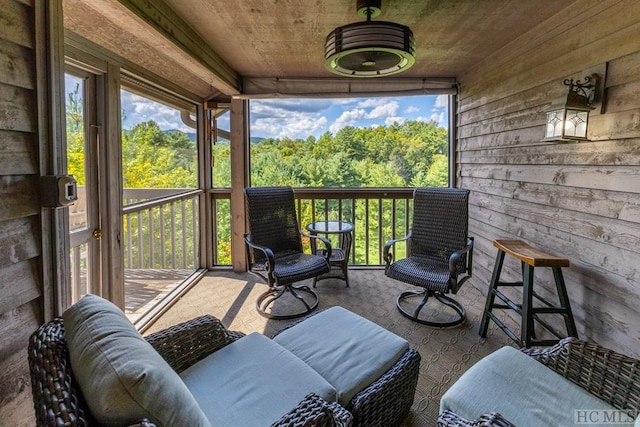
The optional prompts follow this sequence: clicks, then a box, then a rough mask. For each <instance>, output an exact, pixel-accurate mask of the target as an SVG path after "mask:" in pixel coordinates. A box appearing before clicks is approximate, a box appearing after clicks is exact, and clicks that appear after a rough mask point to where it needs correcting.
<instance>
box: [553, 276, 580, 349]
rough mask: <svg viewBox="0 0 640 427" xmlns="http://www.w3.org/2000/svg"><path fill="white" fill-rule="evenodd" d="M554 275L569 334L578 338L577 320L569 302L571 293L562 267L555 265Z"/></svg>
mask: <svg viewBox="0 0 640 427" xmlns="http://www.w3.org/2000/svg"><path fill="white" fill-rule="evenodd" d="M553 276H554V277H555V279H556V289H557V290H558V297H559V299H560V307H561V308H563V309H564V313H563V316H564V323H565V325H566V326H567V335H568V336H570V337H575V338H578V332H577V330H576V322H575V320H574V319H573V313H572V312H571V304H570V303H569V295H567V288H566V287H565V284H564V277H563V276H562V269H561V268H560V267H553Z"/></svg>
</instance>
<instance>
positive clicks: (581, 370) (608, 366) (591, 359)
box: [521, 337, 640, 410]
mask: <svg viewBox="0 0 640 427" xmlns="http://www.w3.org/2000/svg"><path fill="white" fill-rule="evenodd" d="M521 351H523V352H524V353H525V354H527V355H529V356H531V357H533V358H534V359H536V360H537V361H538V362H540V363H542V364H543V365H545V366H547V367H548V368H550V369H552V370H553V371H555V372H556V373H558V374H560V375H562V376H563V377H565V378H567V379H568V380H570V381H572V382H574V383H575V384H577V385H578V386H580V387H582V388H583V389H585V390H587V391H588V392H590V393H591V394H593V395H594V396H596V397H597V398H599V399H601V400H604V401H605V402H608V403H609V404H610V405H612V406H614V407H616V408H618V409H634V410H640V360H638V359H634V358H631V357H628V356H625V355H623V354H620V353H616V352H615V351H613V350H610V349H608V348H605V347H602V346H599V345H597V344H594V343H588V342H586V341H582V340H579V339H577V338H573V337H568V338H564V339H563V340H561V341H560V342H559V343H558V344H556V345H554V346H553V347H547V348H544V349H536V348H530V349H522V350H521Z"/></svg>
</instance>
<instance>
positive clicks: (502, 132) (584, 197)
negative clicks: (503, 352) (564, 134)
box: [456, 0, 640, 356]
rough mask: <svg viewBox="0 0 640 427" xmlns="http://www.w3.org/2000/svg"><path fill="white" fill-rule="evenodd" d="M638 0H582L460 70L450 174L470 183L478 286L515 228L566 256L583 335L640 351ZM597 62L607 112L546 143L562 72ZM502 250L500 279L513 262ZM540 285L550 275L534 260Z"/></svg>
mask: <svg viewBox="0 0 640 427" xmlns="http://www.w3.org/2000/svg"><path fill="white" fill-rule="evenodd" d="M638 40H640V2H637V1H626V0H622V1H620V0H606V1H602V0H584V1H582V0H581V1H577V2H575V3H573V4H572V5H571V6H570V7H569V8H567V9H566V10H564V11H563V12H562V13H560V14H558V15H556V16H554V17H553V18H551V19H550V20H549V21H547V22H545V23H544V24H543V25H541V26H540V27H539V28H536V29H534V30H533V31H531V32H530V33H528V34H525V35H524V36H522V37H520V38H518V39H516V40H513V41H512V42H511V43H510V44H509V45H508V46H506V47H505V48H503V49H502V50H500V51H498V52H495V54H494V55H492V56H490V57H488V58H486V60H484V61H483V62H482V63H480V64H478V66H477V67H474V69H473V70H469V72H468V73H466V74H464V75H462V76H459V79H458V80H459V82H460V89H461V91H460V96H459V100H458V106H457V120H458V136H459V145H458V149H457V156H458V158H457V166H456V169H457V176H458V182H457V185H458V186H460V187H464V188H468V189H470V190H471V191H472V193H471V196H470V219H469V224H470V233H471V235H474V236H475V237H476V248H475V255H474V278H473V281H472V282H471V283H472V284H473V285H474V286H476V287H478V288H479V289H482V290H483V291H484V292H485V293H486V290H487V289H488V283H489V281H490V278H491V272H492V269H493V265H494V260H495V256H496V249H495V248H494V247H493V245H492V241H493V240H494V239H497V238H517V239H522V240H524V241H526V242H528V243H530V244H532V245H534V246H536V247H538V248H540V249H543V250H545V251H547V252H550V253H552V254H555V255H560V256H565V257H567V258H569V259H570V261H571V267H570V268H568V269H565V280H566V282H567V287H568V292H569V296H570V299H571V303H572V308H573V311H574V317H575V318H576V321H577V323H578V332H579V335H580V336H581V338H587V339H590V340H593V341H596V342H598V343H600V344H603V345H606V346H608V347H611V348H614V349H617V350H619V351H622V352H624V353H627V354H630V355H633V356H640V268H639V267H638V266H639V265H640V124H639V123H640V43H639V42H638ZM604 63H606V64H607V65H608V73H607V80H606V95H605V96H606V112H605V113H604V114H601V115H594V116H593V117H592V120H591V123H590V125H589V137H590V139H591V141H589V142H580V143H563V142H553V143H548V142H543V141H542V139H543V138H544V132H545V127H544V121H545V112H546V110H547V109H548V108H549V106H550V103H551V102H552V101H553V100H555V99H556V98H558V97H559V96H561V95H562V94H563V93H566V90H567V89H566V87H565V86H563V84H562V82H563V80H564V79H565V78H571V77H574V78H583V77H584V74H582V73H583V71H584V70H588V69H590V68H592V67H596V66H599V65H601V64H604ZM508 258H509V257H507V259H506V260H505V268H506V270H503V271H505V273H503V274H505V276H504V277H505V278H507V279H511V280H516V279H517V278H518V277H519V274H520V265H519V263H517V262H516V261H515V260H509V259H508ZM536 280H538V283H539V284H540V287H539V290H540V291H541V293H542V294H543V295H545V296H549V295H551V296H553V295H555V293H552V292H550V290H552V289H553V288H552V286H553V277H552V275H551V274H550V272H546V271H543V270H540V269H538V271H536Z"/></svg>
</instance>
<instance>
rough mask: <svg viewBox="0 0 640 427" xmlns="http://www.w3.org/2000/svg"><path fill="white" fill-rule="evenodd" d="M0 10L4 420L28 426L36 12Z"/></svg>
mask: <svg viewBox="0 0 640 427" xmlns="http://www.w3.org/2000/svg"><path fill="white" fill-rule="evenodd" d="M0 9H1V10H0V248H2V250H1V251H0V295H1V297H0V331H2V332H1V333H0V420H2V421H0V424H3V423H4V424H3V425H15V426H20V425H24V426H28V425H33V422H34V419H33V408H32V404H31V391H30V390H31V389H30V379H29V372H28V365H27V358H26V355H27V354H26V348H27V342H28V338H29V335H30V334H31V333H32V332H33V331H34V330H35V329H36V328H37V327H38V326H39V325H40V323H41V319H42V314H41V299H40V297H41V294H42V289H43V288H42V279H41V277H42V274H41V262H40V261H41V259H40V257H41V251H42V249H41V248H42V246H41V237H40V236H41V222H40V221H41V215H40V213H41V210H40V204H39V201H38V200H39V197H38V175H39V142H38V120H37V99H36V98H37V96H36V95H37V93H36V89H37V83H36V81H37V78H36V59H35V58H36V55H35V37H36V33H35V28H34V27H35V24H34V20H35V16H34V4H33V2H32V1H15V0H7V1H3V2H2V7H1V8H0Z"/></svg>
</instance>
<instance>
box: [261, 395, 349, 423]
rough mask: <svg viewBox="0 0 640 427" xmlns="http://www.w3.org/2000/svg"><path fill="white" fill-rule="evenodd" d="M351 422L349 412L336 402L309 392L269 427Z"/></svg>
mask: <svg viewBox="0 0 640 427" xmlns="http://www.w3.org/2000/svg"><path fill="white" fill-rule="evenodd" d="M352 422H353V416H352V415H351V413H350V412H349V411H347V410H346V409H344V408H343V407H342V406H340V405H339V404H338V403H336V402H334V403H329V402H327V401H326V400H324V399H322V398H321V397H320V396H318V395H317V394H315V393H310V394H308V395H307V396H306V397H305V398H304V399H303V400H302V402H300V403H299V404H298V406H296V407H295V408H293V409H292V410H291V411H290V412H288V413H287V414H285V415H283V416H282V418H280V419H279V420H278V421H276V422H275V423H273V424H271V427H291V426H296V427H298V426H300V427H334V426H335V427H349V426H351V424H352Z"/></svg>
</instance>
